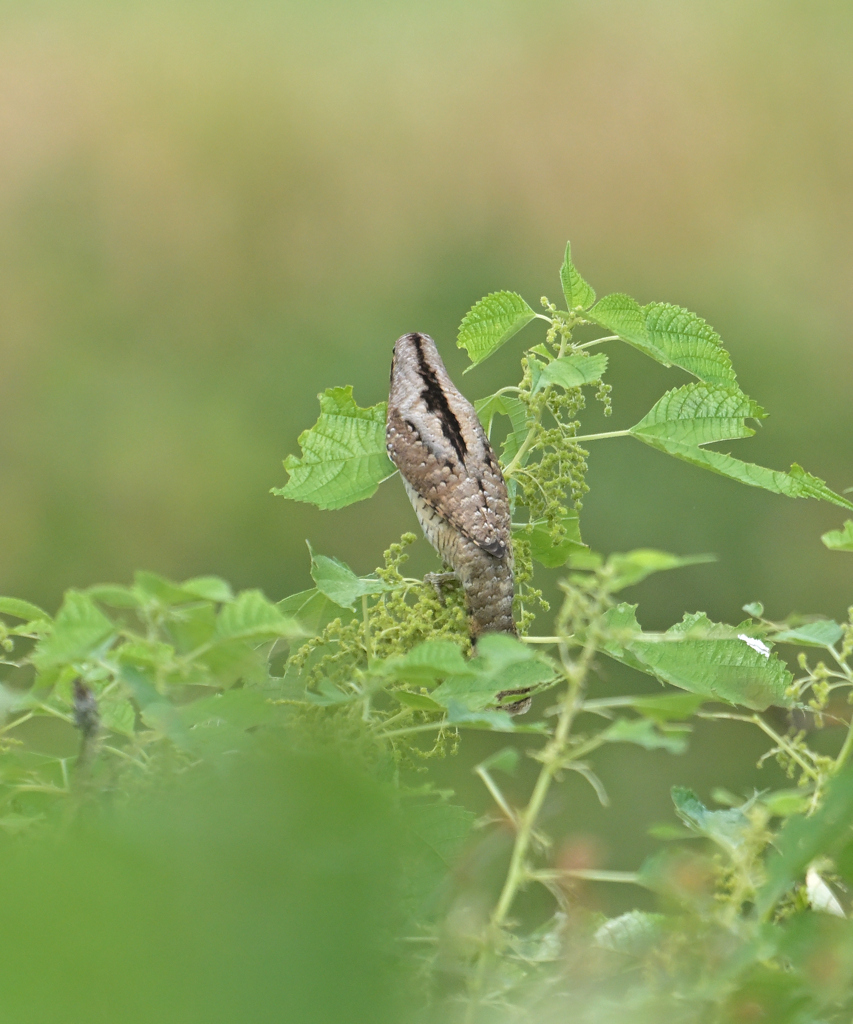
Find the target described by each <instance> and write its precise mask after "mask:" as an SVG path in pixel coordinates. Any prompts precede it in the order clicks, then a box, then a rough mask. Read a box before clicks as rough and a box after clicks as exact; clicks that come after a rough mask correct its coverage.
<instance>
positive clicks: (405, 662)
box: [384, 640, 474, 683]
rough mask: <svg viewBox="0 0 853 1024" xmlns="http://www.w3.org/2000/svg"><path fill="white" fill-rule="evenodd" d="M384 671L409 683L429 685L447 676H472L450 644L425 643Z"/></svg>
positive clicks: (467, 665)
mask: <svg viewBox="0 0 853 1024" xmlns="http://www.w3.org/2000/svg"><path fill="white" fill-rule="evenodd" d="M384 669H385V671H386V672H387V673H388V674H389V675H392V676H394V678H396V679H401V680H403V681H404V682H410V683H429V682H435V681H436V680H438V679H445V678H447V677H448V676H464V675H473V674H474V673H473V669H472V668H470V667H469V662H467V661H465V659H464V658H463V657H462V652H461V651H460V650H459V648H458V647H457V646H456V644H454V643H453V642H452V641H450V640H425V641H424V642H423V643H421V644H418V645H417V647H413V648H412V649H411V650H410V651H409V652H408V654H406V655H404V656H403V657H402V658H392V659H389V660H388V661H386V662H385V664H384Z"/></svg>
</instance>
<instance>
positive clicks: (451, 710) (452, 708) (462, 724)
mask: <svg viewBox="0 0 853 1024" xmlns="http://www.w3.org/2000/svg"><path fill="white" fill-rule="evenodd" d="M445 721H446V722H447V724H448V725H453V726H456V727H458V728H462V729H477V730H484V731H486V732H521V733H544V732H547V729H548V727H547V725H546V724H545V723H544V722H533V723H531V724H530V725H524V724H522V723H520V722H519V721H518V719H517V718H515V717H513V716H512V715H511V714H509V712H507V711H493V710H491V709H487V708H484V709H483V710H482V711H469V710H468V709H467V708H465V707H463V705H461V704H457V703H456V701H452V700H451V701H448V702H447V718H446V719H445Z"/></svg>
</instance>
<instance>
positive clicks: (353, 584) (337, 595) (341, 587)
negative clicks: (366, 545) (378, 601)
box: [306, 541, 395, 610]
mask: <svg viewBox="0 0 853 1024" xmlns="http://www.w3.org/2000/svg"><path fill="white" fill-rule="evenodd" d="M306 543H307V544H308V550H309V551H310V552H311V576H312V578H313V580H314V582H315V583H316V584H317V589H318V590H319V591H320V593H321V594H325V595H326V597H328V598H329V600H330V601H334V602H335V604H337V605H340V607H341V608H349V609H350V610H352V608H353V606H354V605H355V602H356V601H358V600H359V599H360V598H362V597H369V596H371V595H376V594H385V593H387V592H388V591H389V590H394V589H395V587H394V586H392V585H391V584H389V583H383V581H382V580H380V579H377V578H376V577H375V576H374V577H369V576H356V574H355V573H354V572H353V571H352V569H350V567H349V566H348V565H345V564H344V563H343V562H339V561H338V560H337V558H329V557H328V556H326V555H315V554H314V549H313V548H312V547H311V544H310V542H307V541H306Z"/></svg>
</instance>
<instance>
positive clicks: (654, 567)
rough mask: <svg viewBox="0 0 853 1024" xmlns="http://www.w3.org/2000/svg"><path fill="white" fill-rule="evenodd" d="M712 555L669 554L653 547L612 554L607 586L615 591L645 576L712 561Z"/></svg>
mask: <svg viewBox="0 0 853 1024" xmlns="http://www.w3.org/2000/svg"><path fill="white" fill-rule="evenodd" d="M714 561H716V558H715V556H714V555H685V556H680V555H671V554H669V553H668V552H667V551H655V550H654V549H653V548H637V550H636V551H628V552H625V553H624V554H613V555H611V556H610V557H609V558H608V559H607V563H606V568H607V569H608V570H609V579H608V586H609V588H610V590H611V591H613V592H616V591H618V590H622V589H623V588H624V587H632V586H634V585H635V584H636V583H640V582H641V581H642V580H644V579H645V578H646V577H647V576H651V575H652V574H653V573H656V572H665V571H667V570H669V569H681V568H684V567H685V566H688V565H704V564H705V563H707V562H714Z"/></svg>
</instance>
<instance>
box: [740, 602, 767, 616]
mask: <svg viewBox="0 0 853 1024" xmlns="http://www.w3.org/2000/svg"><path fill="white" fill-rule="evenodd" d="M743 610H744V611H745V612H746V614H747V615H751V616H752V617H753V618H754V619H760V618H761V616H762V615H763V614H764V605H763V604H762V603H761V602H760V601H751V602H750V603H749V604H745V605H744V606H743Z"/></svg>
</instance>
